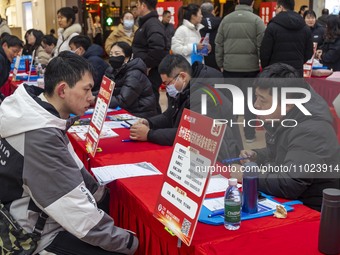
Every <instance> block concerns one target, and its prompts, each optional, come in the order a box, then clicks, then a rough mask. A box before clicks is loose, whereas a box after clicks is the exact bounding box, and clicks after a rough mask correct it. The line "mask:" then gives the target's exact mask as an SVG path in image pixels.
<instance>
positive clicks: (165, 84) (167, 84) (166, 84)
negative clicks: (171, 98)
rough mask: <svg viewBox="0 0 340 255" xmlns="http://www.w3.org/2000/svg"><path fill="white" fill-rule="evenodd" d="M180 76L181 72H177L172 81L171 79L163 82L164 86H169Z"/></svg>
mask: <svg viewBox="0 0 340 255" xmlns="http://www.w3.org/2000/svg"><path fill="white" fill-rule="evenodd" d="M178 76H179V74H177V75H176V76H175V77H174V78H172V80H171V81H169V82H168V83H165V82H164V81H163V82H162V85H163V86H169V85H170V84H171V83H172V82H173V81H174V80H175V79H176V78H177V77H178Z"/></svg>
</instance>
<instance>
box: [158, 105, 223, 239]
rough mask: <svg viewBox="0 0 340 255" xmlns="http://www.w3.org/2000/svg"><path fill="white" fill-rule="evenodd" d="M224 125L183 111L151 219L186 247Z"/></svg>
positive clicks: (202, 198)
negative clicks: (161, 225)
mask: <svg viewBox="0 0 340 255" xmlns="http://www.w3.org/2000/svg"><path fill="white" fill-rule="evenodd" d="M224 132H225V125H214V124H213V119H211V118H208V117H206V116H203V115H201V114H199V113H196V112H192V111H190V110H188V109H184V111H183V114H182V119H181V122H180V124H179V127H178V130H177V134H176V139H175V142H174V150H173V152H172V157H171V160H170V164H169V167H168V171H167V173H166V175H165V176H164V183H163V187H162V189H161V194H160V195H159V197H158V201H157V204H156V208H155V210H154V217H156V218H157V219H158V220H159V221H160V222H161V223H162V224H163V225H165V226H166V227H167V228H168V229H170V230H171V232H173V233H174V234H175V235H176V236H177V237H178V238H180V239H181V240H182V241H183V242H184V243H185V244H186V245H188V246H189V245H190V243H191V241H192V238H193V235H194V231H195V228H196V224H197V219H198V216H199V212H200V210H201V207H202V203H203V200H204V197H205V192H206V188H207V186H208V183H209V179H210V169H211V166H214V165H215V161H216V157H217V154H218V151H219V149H220V145H221V140H222V138H223V135H224Z"/></svg>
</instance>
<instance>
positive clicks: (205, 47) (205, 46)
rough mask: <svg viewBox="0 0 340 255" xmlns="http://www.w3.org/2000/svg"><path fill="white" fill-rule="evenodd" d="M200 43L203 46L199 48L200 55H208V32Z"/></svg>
mask: <svg viewBox="0 0 340 255" xmlns="http://www.w3.org/2000/svg"><path fill="white" fill-rule="evenodd" d="M202 45H203V48H202V49H201V51H200V54H201V55H202V56H208V54H209V49H208V45H209V33H207V34H206V35H205V37H204V38H203V41H202Z"/></svg>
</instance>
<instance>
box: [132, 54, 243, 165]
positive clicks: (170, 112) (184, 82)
mask: <svg viewBox="0 0 340 255" xmlns="http://www.w3.org/2000/svg"><path fill="white" fill-rule="evenodd" d="M158 71H159V73H160V75H161V78H162V81H163V84H164V85H165V86H166V89H167V92H168V93H169V96H175V98H174V100H172V103H171V104H170V105H168V109H167V110H166V111H165V112H163V113H162V114H159V115H157V116H154V117H151V118H147V119H141V120H140V121H139V122H137V123H136V124H134V125H133V126H132V127H131V128H130V138H131V139H133V140H137V141H149V142H153V143H157V144H160V145H170V146H171V145H173V142H174V140H175V136H176V132H177V128H178V125H179V122H180V120H181V117H182V112H183V110H184V108H187V109H190V110H192V111H195V112H199V113H200V112H201V95H202V94H205V93H206V92H205V91H206V90H205V91H204V90H203V89H204V88H205V89H207V87H206V84H207V83H208V84H215V83H216V82H218V81H220V82H221V80H214V79H213V78H220V79H221V78H222V74H221V73H220V72H218V71H217V70H215V69H213V68H211V67H208V66H205V65H203V64H201V63H194V64H193V66H190V64H189V62H188V61H187V60H186V59H185V58H184V57H183V56H182V55H179V54H173V55H168V56H166V57H165V58H164V59H163V60H162V62H161V63H160V65H159V67H158ZM211 71H212V72H211ZM214 72H215V74H216V75H214ZM214 81H215V82H214ZM202 88H203V89H202ZM216 91H217V93H218V94H219V98H220V103H219V104H215V103H214V102H213V99H212V98H211V97H209V96H207V115H208V116H209V117H211V118H214V119H228V120H231V119H233V120H235V118H234V117H233V115H232V103H231V101H230V100H229V99H228V98H227V97H226V96H225V95H224V94H223V93H222V91H221V90H217V89H216ZM221 102H222V103H221ZM240 141H241V136H240V131H239V127H238V126H237V125H234V126H233V128H229V127H227V131H226V134H225V137H224V138H223V142H222V147H221V150H220V151H221V154H220V155H219V159H220V160H222V159H225V158H232V157H236V156H238V155H239V152H240V150H241V149H242V142H240Z"/></svg>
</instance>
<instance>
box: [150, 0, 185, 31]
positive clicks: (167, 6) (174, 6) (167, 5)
mask: <svg viewBox="0 0 340 255" xmlns="http://www.w3.org/2000/svg"><path fill="white" fill-rule="evenodd" d="M182 5H183V2H181V1H178V2H158V3H157V7H156V10H157V13H158V17H159V20H160V21H162V15H163V12H164V11H166V10H168V11H169V12H170V13H171V20H170V23H172V24H174V26H175V28H176V27H177V26H178V10H179V8H180V7H181V6H182Z"/></svg>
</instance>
